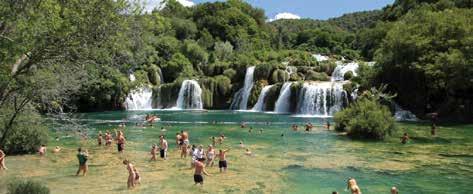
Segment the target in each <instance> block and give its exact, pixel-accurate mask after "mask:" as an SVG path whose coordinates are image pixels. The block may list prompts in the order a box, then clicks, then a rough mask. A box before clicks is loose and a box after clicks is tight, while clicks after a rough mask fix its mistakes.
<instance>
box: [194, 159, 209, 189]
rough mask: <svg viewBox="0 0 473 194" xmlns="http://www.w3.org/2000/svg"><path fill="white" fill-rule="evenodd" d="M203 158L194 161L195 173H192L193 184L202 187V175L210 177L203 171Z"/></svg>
mask: <svg viewBox="0 0 473 194" xmlns="http://www.w3.org/2000/svg"><path fill="white" fill-rule="evenodd" d="M204 161H205V158H200V159H197V160H196V161H195V165H194V166H195V171H194V184H195V185H197V184H200V185H204V177H203V176H202V174H205V175H207V176H210V174H209V173H208V172H207V171H206V170H205V165H204Z"/></svg>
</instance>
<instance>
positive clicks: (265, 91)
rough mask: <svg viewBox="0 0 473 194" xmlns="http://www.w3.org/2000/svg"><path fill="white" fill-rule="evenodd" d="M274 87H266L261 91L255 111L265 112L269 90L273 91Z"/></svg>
mask: <svg viewBox="0 0 473 194" xmlns="http://www.w3.org/2000/svg"><path fill="white" fill-rule="evenodd" d="M271 87H273V85H269V86H265V87H263V89H261V93H260V95H259V97H258V101H257V102H256V104H255V106H254V107H253V109H252V110H253V111H259V112H263V111H264V107H265V105H266V95H267V94H268V91H269V89H271Z"/></svg>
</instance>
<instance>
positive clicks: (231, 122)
mask: <svg viewBox="0 0 473 194" xmlns="http://www.w3.org/2000/svg"><path fill="white" fill-rule="evenodd" d="M147 113H150V112H144V111H130V112H101V113H87V114H77V115H76V117H77V118H76V119H75V121H76V122H78V123H82V124H84V126H86V127H87V128H88V129H87V133H88V134H89V136H90V137H91V139H90V140H81V139H80V138H79V137H78V135H77V133H75V132H74V131H72V130H64V129H61V130H59V131H58V132H51V133H52V134H51V136H52V137H55V136H59V137H60V140H59V141H56V140H54V138H51V142H50V144H49V145H48V148H49V149H52V148H53V147H54V146H56V145H60V146H62V147H64V150H63V151H62V152H61V153H59V154H53V153H48V154H47V156H46V157H43V158H40V157H38V156H36V155H27V156H9V157H7V167H8V168H9V170H8V171H6V172H0V193H1V192H5V185H6V183H7V182H8V180H10V179H12V178H14V177H30V178H33V179H37V180H40V181H42V182H44V183H47V184H48V186H49V188H50V189H51V191H52V193H99V192H101V193H128V192H131V193H157V192H164V193H331V192H332V191H339V192H340V193H348V192H347V191H345V187H346V185H345V181H346V179H347V178H348V177H354V178H356V179H357V182H358V184H359V185H360V187H361V189H362V191H363V193H389V189H390V188H391V187H392V186H396V187H398V188H399V190H400V193H429V194H432V193H433V194H436V193H439V194H440V193H470V192H469V190H471V189H470V188H469V187H470V185H471V179H472V178H473V163H472V162H473V141H472V140H473V126H472V125H462V126H455V127H440V129H439V131H438V137H436V138H432V137H430V135H429V128H428V126H427V125H424V124H422V123H417V124H400V126H401V127H402V128H407V131H408V132H409V134H410V136H411V137H412V138H413V140H412V142H410V143H409V144H407V145H401V144H400V143H399V138H398V137H399V136H400V134H401V133H402V132H403V131H400V132H399V133H398V134H395V135H394V137H392V138H389V139H388V140H386V141H385V142H367V141H355V140H350V139H348V138H347V137H345V136H344V135H342V134H337V133H335V132H333V131H327V130H326V129H325V128H323V127H322V124H323V123H325V121H326V119H318V118H305V117H303V118H301V117H291V116H289V115H278V114H262V113H253V112H229V111H209V112H202V111H193V112H185V111H184V112H183V111H154V113H156V114H159V115H160V116H161V120H162V122H161V123H159V124H156V125H155V126H154V127H147V128H142V127H136V126H135V123H136V122H140V121H141V120H142V119H143V118H144V116H145V115H146V114H147ZM123 121H125V122H127V127H126V129H125V130H124V132H125V135H126V137H127V140H128V143H127V145H126V152H125V154H123V155H120V154H118V153H116V148H115V146H113V147H111V148H105V147H98V146H96V143H95V137H96V134H97V132H98V130H102V131H105V130H107V129H108V130H110V129H112V128H115V127H116V126H117V125H118V123H120V122H123ZM213 121H217V124H213ZM243 121H245V122H247V123H248V126H251V127H253V131H252V133H248V128H246V129H241V128H240V126H239V123H240V122H243ZM306 122H312V123H314V124H315V125H316V126H319V127H317V128H316V129H315V130H314V131H312V132H310V133H306V132H303V131H299V132H293V131H291V130H290V126H291V125H292V124H293V123H296V124H300V125H302V124H304V123H306ZM55 126H56V127H55V128H54V129H56V128H58V127H59V126H61V125H60V124H58V123H57V122H55ZM162 126H164V127H165V128H166V129H167V131H166V132H162V131H161V127H162ZM63 128H64V127H63ZM300 128H301V129H302V127H300ZM54 129H53V130H52V131H56V130H54ZM182 129H185V130H188V131H189V132H190V141H191V143H192V144H204V145H208V144H210V143H211V141H210V139H209V137H211V136H218V135H219V134H220V133H224V134H225V136H227V137H228V138H227V140H225V142H224V144H223V145H221V146H219V148H230V149H231V150H230V152H229V153H228V158H227V160H228V163H229V171H228V172H227V173H225V174H220V173H218V169H217V168H216V167H213V168H208V171H209V173H211V174H212V176H209V177H205V185H204V186H203V187H202V188H201V187H198V186H194V185H193V177H192V175H193V171H192V170H191V169H190V158H187V159H180V158H179V153H178V152H177V151H176V150H175V149H174V148H175V144H174V136H175V134H176V133H177V132H178V131H180V130H182ZM260 129H263V133H262V134H260V132H259V131H260ZM160 134H165V135H166V136H167V138H168V141H169V143H170V145H171V149H170V151H169V159H168V160H167V161H161V160H158V161H157V162H150V161H149V158H150V156H149V154H148V153H149V149H150V146H151V144H152V143H157V141H158V136H159V135H160ZM282 134H283V136H281V135H282ZM240 140H241V141H243V142H244V144H245V145H246V146H247V147H249V148H250V149H251V151H252V152H253V153H254V154H255V156H254V157H248V156H245V155H244V150H243V148H240V147H239V146H238V143H239V142H240ZM78 146H82V147H85V148H87V149H89V154H90V155H91V158H90V160H89V170H90V172H89V174H88V176H87V177H75V176H73V175H74V174H75V171H76V168H77V166H76V165H77V161H76V157H75V154H76V152H75V149H77V147H78ZM48 151H49V150H48ZM124 158H128V159H131V160H132V161H133V162H134V163H135V166H136V167H137V168H138V170H139V171H140V172H141V174H142V175H141V176H142V184H141V185H140V186H138V187H137V188H136V189H135V190H133V191H128V190H127V189H126V178H127V172H126V169H125V166H124V165H123V164H121V160H123V159H124Z"/></svg>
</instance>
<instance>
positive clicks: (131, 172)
mask: <svg viewBox="0 0 473 194" xmlns="http://www.w3.org/2000/svg"><path fill="white" fill-rule="evenodd" d="M156 118H158V117H156V116H151V115H147V116H146V118H145V120H146V122H148V123H150V125H152V122H154V120H156ZM240 126H241V128H246V127H247V125H246V123H242V124H241V125H240ZM432 126H433V127H432V128H433V130H432V131H434V132H432V134H435V124H433V125H432ZM119 127H120V128H124V127H125V124H124V123H121V124H120V125H119ZM304 127H305V131H306V132H309V131H312V130H313V128H314V125H313V124H312V123H307V124H305V126H304ZM330 127H331V125H330V122H328V121H327V122H326V125H325V128H326V129H327V130H330ZM291 128H292V130H293V131H298V130H299V126H298V125H296V124H294V125H292V127H291ZM252 130H253V128H252V127H249V130H248V132H249V133H251V132H252ZM162 131H165V129H164V128H162ZM259 132H260V133H263V130H262V129H260V131H259ZM80 134H82V133H80ZM81 136H82V135H81ZM225 138H226V137H225V135H224V134H223V133H222V134H220V135H219V136H218V137H214V136H213V137H210V140H211V142H212V143H211V144H210V145H208V147H207V149H204V146H203V145H198V146H197V145H191V144H190V141H189V132H187V131H181V132H180V133H176V142H175V143H176V147H177V149H178V150H179V151H180V157H181V158H187V156H190V157H191V165H190V166H191V168H194V183H195V184H200V185H203V184H204V176H203V175H207V176H210V174H209V173H208V172H207V171H206V167H213V166H214V163H215V160H216V159H217V158H218V168H219V171H220V172H221V173H224V172H226V171H227V167H228V164H227V159H226V154H227V153H228V152H229V151H230V149H219V151H218V153H217V152H216V149H215V148H216V146H217V144H219V145H221V144H223V142H224V141H225ZM400 139H401V143H402V144H406V143H407V142H408V141H409V140H410V138H409V136H408V134H407V133H404V134H403V136H402V137H401V138H400ZM104 141H105V145H106V146H111V145H112V142H113V137H112V133H110V132H109V131H106V132H105V134H104V135H103V134H102V132H101V131H100V132H99V133H98V135H97V144H98V145H99V146H102V145H103V142H104ZM115 142H116V145H117V151H118V152H119V153H123V152H124V150H125V144H126V138H125V135H124V133H123V131H121V130H118V131H117V130H115ZM239 146H240V147H241V148H245V145H244V144H243V141H240V144H239ZM168 148H169V145H168V142H167V140H166V139H165V137H164V135H160V136H159V143H158V144H153V145H152V146H151V151H150V154H151V159H150V160H151V161H156V160H157V154H158V151H159V155H160V158H162V159H163V160H166V159H167V152H168ZM46 150H47V147H46V145H41V146H40V147H39V148H38V154H39V155H40V156H44V155H45V154H46ZM60 151H61V148H60V147H59V146H56V147H55V148H54V149H53V150H52V152H53V153H59V152H60ZM244 154H245V155H247V156H253V154H252V152H251V151H250V150H249V149H248V148H245V152H244ZM5 157H6V154H5V153H4V152H3V150H1V149H0V170H6V169H7V167H6V166H5ZM88 158H89V154H88V151H87V150H86V149H82V148H78V153H77V159H78V162H79V168H78V170H77V173H76V176H79V175H80V173H81V172H82V175H83V176H86V175H87V172H88V164H87V161H88ZM123 164H124V165H126V169H127V171H128V179H127V187H128V188H129V189H131V188H134V187H135V186H136V185H138V184H140V179H141V176H140V174H139V172H138V170H137V168H136V167H135V166H134V165H133V164H132V162H131V161H130V160H128V159H125V160H123ZM347 190H349V191H350V192H351V193H352V194H361V189H360V187H359V186H358V185H357V182H356V180H355V179H354V178H349V179H348V180H347ZM332 194H338V192H336V191H334V192H332ZM391 194H398V190H397V188H396V187H392V188H391Z"/></svg>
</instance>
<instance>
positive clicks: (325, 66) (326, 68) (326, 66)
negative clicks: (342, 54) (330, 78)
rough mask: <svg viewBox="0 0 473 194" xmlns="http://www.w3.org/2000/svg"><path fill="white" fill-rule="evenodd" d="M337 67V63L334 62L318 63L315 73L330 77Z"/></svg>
mask: <svg viewBox="0 0 473 194" xmlns="http://www.w3.org/2000/svg"><path fill="white" fill-rule="evenodd" d="M336 67H337V63H336V61H334V60H329V61H324V62H322V63H320V65H319V70H318V71H317V72H321V73H322V72H325V73H326V74H327V75H332V73H333V71H334V70H335V68H336Z"/></svg>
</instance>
